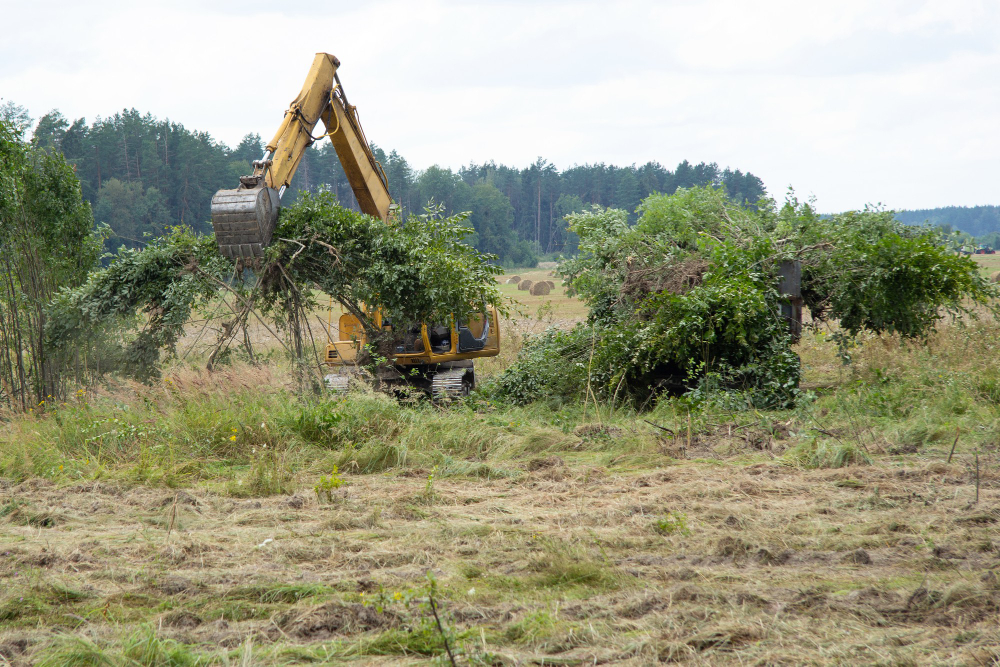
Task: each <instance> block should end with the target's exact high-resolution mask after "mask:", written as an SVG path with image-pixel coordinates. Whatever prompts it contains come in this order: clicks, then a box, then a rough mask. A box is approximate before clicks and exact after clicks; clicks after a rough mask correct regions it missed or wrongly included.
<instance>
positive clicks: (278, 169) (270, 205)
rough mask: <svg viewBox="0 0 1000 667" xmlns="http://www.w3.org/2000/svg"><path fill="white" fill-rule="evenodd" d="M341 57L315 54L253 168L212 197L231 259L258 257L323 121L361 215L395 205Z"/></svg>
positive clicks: (222, 245)
mask: <svg viewBox="0 0 1000 667" xmlns="http://www.w3.org/2000/svg"><path fill="white" fill-rule="evenodd" d="M338 67H340V61H339V60H338V59H337V58H336V57H335V56H332V55H330V54H328V53H317V54H316V58H315V59H314V60H313V64H312V67H311V68H310V69H309V74H308V76H307V77H306V81H305V83H304V84H303V86H302V91H301V92H300V93H299V95H298V97H296V98H295V99H294V100H292V103H291V104H290V105H289V107H288V111H286V112H285V117H284V119H283V120H282V122H281V125H280V126H279V127H278V131H277V132H276V133H275V134H274V138H273V139H271V141H270V142H269V143H268V144H267V147H266V152H265V153H264V157H263V158H261V159H260V160H256V161H254V163H253V167H254V171H253V174H251V175H249V176H242V177H241V178H240V185H239V187H238V188H236V189H234V190H219V191H218V192H217V193H215V196H214V197H213V198H212V226H213V227H214V229H215V239H216V242H217V243H218V244H219V251H220V252H221V253H222V254H223V255H225V256H227V257H233V258H236V257H246V258H250V257H260V256H262V255H263V254H264V248H266V247H267V246H268V245H269V244H270V242H271V235H272V234H273V233H274V227H275V225H276V224H277V221H278V211H279V209H280V206H281V197H282V195H283V194H284V193H285V190H286V189H287V188H288V187H289V185H290V184H291V182H292V177H293V176H294V175H295V170H296V169H297V168H298V166H299V162H301V161H302V157H303V156H304V155H305V151H306V149H307V148H309V146H310V145H312V143H313V142H314V141H316V140H317V139H320V138H322V137H314V136H313V134H312V132H313V128H314V127H315V126H316V125H317V123H319V121H320V120H322V121H323V125H324V127H325V128H326V134H324V135H323V136H326V137H330V140H331V141H332V143H333V147H334V149H335V150H336V151H337V157H338V158H339V159H340V164H341V165H342V166H343V168H344V172H345V173H346V174H347V180H348V182H349V183H350V184H351V189H352V190H353V191H354V196H355V197H356V198H357V200H358V204H359V206H360V207H361V211H362V212H363V213H367V214H368V215H371V216H375V217H378V218H381V219H382V220H386V219H388V217H389V211H390V209H391V208H392V207H393V204H392V198H391V197H390V196H389V189H388V185H387V183H386V178H385V172H384V171H383V170H382V166H381V165H380V164H379V163H378V162H377V161H376V160H375V156H374V155H372V152H371V149H370V148H369V147H368V142H367V140H366V139H365V134H364V131H363V130H362V129H361V123H360V121H359V120H358V114H357V109H356V108H355V107H354V106H353V105H351V104H349V103H348V101H347V97H346V95H345V94H344V89H343V86H341V84H340V78H339V77H338V76H337V68H338Z"/></svg>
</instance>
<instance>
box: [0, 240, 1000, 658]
mask: <svg viewBox="0 0 1000 667" xmlns="http://www.w3.org/2000/svg"><path fill="white" fill-rule="evenodd" d="M992 257H994V256H990V257H987V258H986V259H985V261H989V260H991V259H992ZM991 266H992V265H990V267H991ZM990 267H987V266H984V270H985V269H987V268H990ZM998 268H1000V266H998ZM990 270H996V269H990ZM547 274H548V271H534V272H527V273H521V274H520V275H521V276H522V277H526V278H530V279H539V278H541V279H544V278H545V277H547ZM503 289H504V291H505V292H509V293H510V294H511V295H512V296H514V297H516V298H518V299H519V300H520V301H521V303H522V304H523V305H522V309H521V311H520V313H519V314H518V315H516V317H515V319H514V321H512V322H510V323H508V326H507V327H506V328H505V330H504V338H505V342H506V348H505V350H506V351H505V353H504V355H503V356H502V357H500V358H498V359H496V360H493V361H491V362H489V363H484V364H483V365H482V368H481V370H482V375H483V376H486V377H488V376H489V375H491V374H494V373H496V372H498V371H499V370H501V369H502V368H503V367H504V366H505V365H506V364H508V363H509V362H510V360H511V359H512V358H513V356H514V355H515V354H516V350H517V349H518V348H519V346H520V340H521V337H522V336H523V335H530V334H531V333H537V332H540V331H542V330H544V328H545V327H547V326H567V325H569V324H570V323H572V322H574V321H577V320H579V319H580V318H582V317H583V316H584V313H585V310H584V308H583V307H582V305H581V304H580V303H579V302H577V301H575V300H573V299H570V298H568V297H566V296H565V294H564V292H563V290H562V289H561V287H560V288H557V290H556V291H555V292H554V293H553V294H552V295H550V296H549V297H531V296H530V295H526V294H525V293H524V292H518V291H517V290H516V289H515V288H514V287H513V286H506V285H505V286H504V287H503ZM197 330H198V329H197V326H192V328H191V334H190V335H189V338H190V340H189V341H188V343H190V344H191V345H193V344H194V341H195V340H196V337H197ZM998 340H1000V326H998V325H997V324H996V323H994V322H992V321H980V322H967V323H957V324H948V325H946V326H944V327H942V328H941V330H940V331H939V332H938V333H936V334H934V335H933V336H932V337H931V339H930V340H929V341H928V342H927V343H926V344H912V343H910V344H903V343H901V342H900V341H899V340H898V339H895V338H892V337H884V338H874V337H872V338H868V339H864V340H862V341H861V344H860V345H859V346H858V347H856V348H854V349H852V350H851V351H850V354H851V359H850V363H849V364H845V363H844V362H843V360H842V359H841V357H840V356H839V355H838V351H837V348H836V346H835V345H834V344H833V342H831V341H830V337H829V336H828V335H827V334H826V333H824V332H809V333H807V334H806V335H805V336H804V337H803V340H802V342H801V343H800V345H799V346H798V348H797V351H798V352H799V354H800V356H801V358H802V360H803V363H804V365H805V369H806V374H805V375H806V377H805V383H804V386H805V387H807V388H808V389H809V391H811V392H813V394H814V399H813V400H810V401H803V403H802V405H801V406H800V407H799V408H797V409H796V410H792V411H781V412H767V413H764V412H755V411H750V412H732V411H729V410H726V409H724V408H722V407H718V406H716V407H712V406H706V405H700V406H692V405H689V404H688V403H686V402H684V401H680V400H673V401H661V402H660V403H659V404H658V405H657V406H656V407H655V408H653V409H651V410H648V411H645V412H641V413H637V412H635V411H634V410H631V409H626V408H622V407H618V408H617V409H611V408H610V407H608V406H606V405H599V406H597V407H595V406H594V405H593V403H590V404H589V405H586V406H584V405H583V404H582V403H581V404H573V405H567V404H564V403H560V402H557V401H554V400H553V401H551V402H540V403H536V404H533V405H530V406H527V407H518V408H512V407H503V406H497V405H492V404H490V403H489V402H488V401H486V400H484V399H483V398H482V397H474V398H473V400H470V401H469V402H468V403H466V404H463V405H456V406H452V407H448V408H440V407H436V406H433V405H430V404H426V403H422V404H416V405H408V404H400V403H398V402H396V401H394V400H392V399H390V398H389V397H387V396H383V395H380V394H376V393H365V392H360V393H355V394H351V395H348V396H347V397H346V398H333V397H322V398H314V397H308V396H301V395H300V392H299V390H298V389H297V384H296V383H295V382H294V380H293V378H292V375H291V373H289V371H288V370H287V369H285V368H284V367H283V366H282V365H281V364H280V363H278V362H276V361H267V360H265V362H264V363H263V364H261V365H259V366H256V367H255V366H252V365H249V364H247V363H245V362H241V361H238V360H237V361H233V362H232V364H231V365H228V366H223V367H222V369H221V370H218V371H216V372H215V373H212V374H209V373H206V372H204V371H203V370H199V354H200V353H201V352H200V349H201V348H198V347H196V346H195V347H193V348H192V349H193V350H194V351H193V352H192V353H191V354H190V355H189V356H188V357H187V358H185V359H183V360H178V361H175V362H174V363H173V364H172V366H171V367H170V368H169V369H168V372H167V373H165V375H164V377H163V379H162V380H160V381H158V382H156V383H154V384H153V385H149V386H146V385H138V384H132V383H119V384H112V385H109V386H107V387H104V388H101V389H99V390H91V391H82V392H80V393H79V394H78V395H76V396H75V397H73V398H72V399H71V400H68V401H67V402H66V403H65V404H57V405H39V406H38V407H37V409H36V410H35V411H34V412H33V413H32V414H31V415H29V416H28V417H16V418H15V417H12V416H9V415H7V416H4V419H5V421H4V422H3V423H2V424H0V429H2V430H0V578H2V579H3V581H4V584H5V586H4V589H3V590H2V591H0V665H3V664H11V665H30V664H40V665H201V664H215V665H265V664H266V665H271V664H278V665H284V664H340V663H342V662H344V661H346V660H351V661H354V662H356V663H358V664H400V663H403V664H411V663H412V664H418V663H423V662H426V661H427V660H431V659H433V660H437V661H439V662H442V663H444V664H450V663H451V658H450V657H449V652H450V653H451V654H452V656H453V658H454V661H455V662H456V663H457V664H463V665H464V664H511V665H514V664H558V665H573V664H581V665H582V664H597V663H614V664H636V665H639V664H652V663H656V662H689V663H692V664H713V665H715V664H734V665H737V664H738V665H751V664H758V665H772V664H788V665H799V664H882V665H923V664H942V665H995V664H1000V579H998V575H1000V530H998V528H1000V446H998V443H1000V369H998V367H997V363H996V354H997V351H998V348H1000V343H998ZM199 344H200V343H199ZM261 344H264V342H263V341H261ZM181 349H182V350H183V349H185V346H184V341H182V345H181ZM335 466H336V468H335ZM334 471H335V472H334ZM317 490H318V491H320V492H321V493H317Z"/></svg>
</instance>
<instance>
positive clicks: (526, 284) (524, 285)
mask: <svg viewBox="0 0 1000 667" xmlns="http://www.w3.org/2000/svg"><path fill="white" fill-rule="evenodd" d="M532 285H534V283H533V282H531V281H530V280H522V281H521V282H519V283H518V284H517V289H519V290H521V291H525V290H530V289H531V286H532Z"/></svg>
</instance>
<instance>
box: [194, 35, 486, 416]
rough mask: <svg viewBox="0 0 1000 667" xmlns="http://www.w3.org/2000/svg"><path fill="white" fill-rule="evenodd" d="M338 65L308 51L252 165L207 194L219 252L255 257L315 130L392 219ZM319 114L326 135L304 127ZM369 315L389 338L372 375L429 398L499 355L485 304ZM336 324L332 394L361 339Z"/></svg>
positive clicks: (351, 327) (367, 197)
mask: <svg viewBox="0 0 1000 667" xmlns="http://www.w3.org/2000/svg"><path fill="white" fill-rule="evenodd" d="M339 67H340V61H339V60H338V59H337V58H336V57H335V56H332V55H330V54H328V53H317V54H316V57H315V59H314V60H313V64H312V67H311V68H310V70H309V74H308V76H307V77H306V81H305V84H303V86H302V91H301V92H300V93H299V95H298V97H296V98H295V99H294V100H292V103H291V105H290V106H289V107H288V111H286V112H285V117H284V120H282V122H281V125H280V126H279V128H278V131H277V132H276V133H275V135H274V138H273V139H271V141H270V143H268V144H267V147H266V150H265V153H264V156H263V157H262V158H261V159H260V160H255V161H254V162H253V173H252V174H251V175H249V176H241V177H240V184H239V187H238V188H236V189H234V190H219V191H218V192H217V193H215V196H214V197H213V198H212V226H213V227H214V228H215V239H216V241H217V242H218V244H219V251H220V252H221V253H222V254H223V255H225V256H226V257H230V258H232V259H243V260H245V261H247V262H248V263H252V261H253V259H254V258H256V257H262V256H263V254H264V248H266V247H267V246H268V245H269V244H270V242H271V236H272V234H273V233H274V228H275V225H276V224H277V221H278V211H279V209H280V207H281V197H282V195H283V194H284V193H285V190H287V189H288V187H289V185H290V184H291V182H292V177H293V176H294V175H295V170H296V169H297V168H298V166H299V162H300V161H301V160H302V157H303V155H305V151H306V149H307V148H309V146H310V145H312V144H313V142H315V141H318V140H320V139H322V138H324V137H329V138H330V141H331V142H332V143H333V147H334V149H335V150H336V151H337V157H338V158H339V160H340V164H341V165H342V166H343V168H344V172H345V173H346V174H347V180H348V182H349V183H350V184H351V189H352V190H353V191H354V196H355V197H356V198H357V200H358V205H359V206H360V208H361V211H362V212H363V213H366V214H368V215H371V216H374V217H378V218H380V219H382V220H384V221H386V223H387V224H398V222H397V221H396V220H395V218H396V213H397V210H398V206H397V205H396V204H394V203H393V201H392V197H391V196H390V195H389V186H388V182H387V179H386V176H385V171H384V170H383V169H382V165H381V164H379V162H378V161H377V160H376V159H375V156H374V155H373V154H372V151H371V148H370V147H369V145H368V140H367V139H366V138H365V133H364V131H363V130H362V129H361V122H360V121H359V119H358V112H357V108H356V107H355V106H354V105H352V104H350V103H349V102H348V101H347V96H346V94H345V93H344V87H343V86H342V85H341V83H340V77H339V76H338V75H337V69H338V68H339ZM320 120H322V121H323V126H324V127H325V128H326V133H325V134H323V135H321V136H319V137H316V136H313V134H312V132H313V128H314V127H315V126H316V124H317V123H319V121H320ZM368 315H369V316H370V317H371V318H372V319H373V320H374V322H375V326H377V327H380V328H382V329H384V330H388V331H389V332H391V333H392V334H393V339H394V340H395V341H396V346H395V354H394V355H393V358H392V365H391V367H390V368H384V369H382V370H381V371H380V377H379V379H380V380H381V381H382V382H383V383H387V384H390V385H396V384H405V385H409V386H412V387H415V388H417V389H420V390H422V391H425V392H427V393H430V394H431V396H432V397H433V398H434V399H435V400H441V399H449V398H454V397H458V396H464V395H467V394H468V393H469V391H470V390H472V388H473V387H475V383H476V374H475V366H474V360H475V359H477V358H480V357H492V356H496V355H497V354H499V353H500V327H499V321H498V318H497V313H496V311H495V310H494V309H493V308H486V309H484V312H481V313H478V314H476V315H473V316H472V317H471V318H469V320H468V321H467V322H459V323H452V324H446V325H438V324H431V323H410V324H401V325H398V326H397V325H396V324H394V323H392V322H389V321H388V320H387V319H385V318H383V317H382V314H381V313H380V312H379V310H378V307H377V304H371V305H370V310H369V312H368ZM331 325H332V322H331ZM331 328H332V327H331ZM337 329H338V332H337V340H333V339H332V336H331V340H330V343H329V344H328V345H327V346H326V351H325V355H324V360H325V361H324V363H325V364H326V365H327V370H328V372H327V373H326V384H327V386H328V387H329V388H330V389H331V390H334V391H338V392H341V391H345V390H346V389H347V387H348V382H349V380H350V378H351V377H352V375H353V374H354V369H356V365H357V361H358V358H359V355H360V352H361V350H362V348H363V346H364V345H366V344H367V342H368V340H367V337H366V335H365V332H364V328H363V327H362V325H361V322H360V321H359V320H358V318H356V317H354V316H353V315H351V314H350V313H344V314H343V315H341V316H340V318H339V321H338V327H337ZM328 333H329V332H328Z"/></svg>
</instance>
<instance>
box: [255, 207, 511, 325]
mask: <svg viewBox="0 0 1000 667" xmlns="http://www.w3.org/2000/svg"><path fill="white" fill-rule="evenodd" d="M472 232H473V230H472V229H470V228H469V226H468V225H467V224H466V216H464V215H457V216H449V217H445V216H443V215H442V213H441V210H440V209H428V210H427V211H426V212H425V213H424V214H422V215H419V216H410V218H409V219H408V220H407V222H406V224H386V223H385V222H383V221H381V220H379V219H377V218H372V217H370V216H367V215H363V214H361V213H357V212H355V211H351V210H350V209H346V208H343V207H341V206H340V205H339V204H338V202H337V199H336V198H335V197H334V196H333V195H332V194H330V193H328V192H320V193H317V194H315V195H310V194H308V193H306V194H303V195H302V196H301V198H300V199H299V201H298V202H297V203H296V204H295V205H294V206H292V207H291V208H289V209H286V210H284V211H283V212H282V216H281V219H280V221H279V223H278V227H277V229H276V231H275V237H276V238H277V239H278V241H277V242H276V243H275V244H274V245H273V247H272V248H271V249H270V250H269V253H268V262H269V263H268V266H267V267H266V269H265V271H264V272H263V273H262V290H263V297H264V301H263V303H265V304H267V305H269V307H271V306H273V305H277V304H281V303H282V302H283V299H286V298H287V297H288V296H289V295H290V294H294V293H296V292H300V293H302V294H305V293H306V292H307V290H309V289H311V288H316V289H319V290H321V291H322V292H323V293H325V294H328V295H330V296H332V297H333V298H334V300H336V301H338V302H340V303H341V304H343V305H344V306H345V307H346V308H347V309H348V310H349V311H350V312H352V313H354V314H355V315H357V316H359V317H360V318H361V320H362V323H363V324H364V325H365V326H366V328H367V329H368V331H369V333H370V334H371V335H375V334H377V333H378V330H377V329H376V327H375V323H374V321H373V320H372V319H371V318H370V317H369V316H368V314H366V312H365V311H366V306H367V307H375V306H377V307H378V308H379V309H380V310H381V311H382V314H383V317H387V318H389V319H390V320H392V321H393V322H399V323H404V322H421V321H423V322H450V321H451V319H452V318H453V317H456V318H458V319H460V320H462V319H464V318H466V317H467V316H468V315H469V313H470V312H471V311H472V310H473V309H481V308H483V307H485V306H487V305H490V306H495V307H501V308H502V307H503V306H504V304H503V302H502V299H501V296H500V291H499V290H498V289H497V283H496V280H495V278H494V276H496V275H498V274H500V273H502V270H501V269H500V268H499V267H498V266H496V264H494V263H491V260H495V259H496V257H495V256H492V255H486V254H483V253H480V252H478V251H477V250H476V249H475V248H473V247H471V246H470V245H467V244H466V243H464V242H463V240H464V239H465V238H466V237H467V236H468V235H469V234H471V233H472ZM282 307H285V306H282ZM285 308H286V310H287V307H285Z"/></svg>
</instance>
